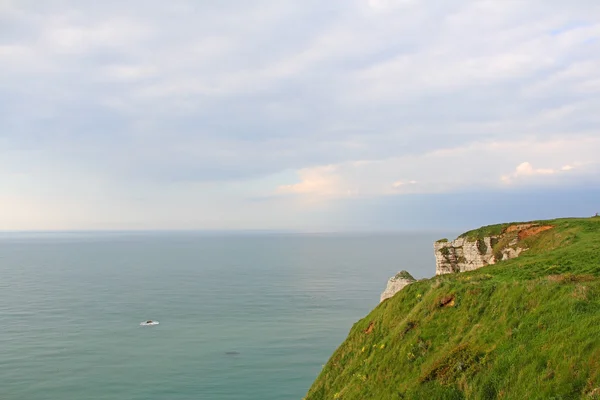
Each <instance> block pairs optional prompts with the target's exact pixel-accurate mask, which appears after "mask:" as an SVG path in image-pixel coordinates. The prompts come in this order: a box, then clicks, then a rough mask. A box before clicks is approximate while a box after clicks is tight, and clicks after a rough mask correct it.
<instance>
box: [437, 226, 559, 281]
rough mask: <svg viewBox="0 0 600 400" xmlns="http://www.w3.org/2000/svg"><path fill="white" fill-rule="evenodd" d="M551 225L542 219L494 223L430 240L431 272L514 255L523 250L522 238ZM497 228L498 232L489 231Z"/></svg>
mask: <svg viewBox="0 0 600 400" xmlns="http://www.w3.org/2000/svg"><path fill="white" fill-rule="evenodd" d="M552 228H553V227H552V226H551V225H547V224H542V223H525V224H509V225H494V226H488V227H483V228H480V229H478V230H475V231H470V232H466V233H464V234H463V235H461V236H460V237H458V238H457V239H456V240H453V241H452V242H449V241H448V240H447V239H442V240H438V241H437V242H435V244H434V250H435V274H436V275H442V274H449V273H453V272H466V271H473V270H475V269H478V268H481V267H485V266H486V265H492V264H496V263H497V262H498V261H502V260H509V259H511V258H516V257H518V256H519V255H520V254H521V253H522V252H523V251H526V250H527V244H526V243H525V242H524V239H526V238H529V237H532V236H535V235H537V234H539V233H541V232H544V231H547V230H549V229H552ZM498 229H500V232H499V233H498V234H489V232H494V231H497V230H498ZM486 234H487V235H486Z"/></svg>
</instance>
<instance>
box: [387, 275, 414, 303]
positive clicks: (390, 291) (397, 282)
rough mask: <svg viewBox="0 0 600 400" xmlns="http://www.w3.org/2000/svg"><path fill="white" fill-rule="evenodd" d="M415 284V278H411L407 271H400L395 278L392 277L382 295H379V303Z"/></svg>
mask: <svg viewBox="0 0 600 400" xmlns="http://www.w3.org/2000/svg"><path fill="white" fill-rule="evenodd" d="M413 282H415V278H413V277H412V275H411V274H409V273H408V271H400V272H398V273H397V274H396V275H395V276H392V277H391V278H390V279H389V280H388V283H387V286H386V288H385V290H384V291H383V293H381V297H380V299H379V301H380V302H382V301H384V300H386V299H389V298H390V297H392V296H393V295H395V294H396V293H398V292H399V291H401V290H402V289H404V288H405V287H406V286H407V285H410V284H411V283H413Z"/></svg>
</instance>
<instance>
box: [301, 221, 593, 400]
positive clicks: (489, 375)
mask: <svg viewBox="0 0 600 400" xmlns="http://www.w3.org/2000/svg"><path fill="white" fill-rule="evenodd" d="M486 238H489V241H488V240H486ZM458 239H463V240H462V241H461V240H459V241H454V243H452V242H447V243H448V244H447V245H446V246H444V247H446V248H448V249H449V252H451V251H452V250H451V249H450V247H453V248H454V256H455V258H456V260H455V261H454V260H452V258H451V257H449V258H450V260H448V261H447V265H449V266H450V267H451V270H452V271H454V270H461V269H464V268H466V267H467V266H468V267H469V268H475V269H474V270H472V271H469V272H465V273H461V274H447V273H446V274H441V275H436V276H435V277H433V278H431V279H422V280H419V281H416V282H413V283H410V284H409V285H407V286H405V287H404V288H403V289H402V290H400V291H399V292H398V293H396V294H395V295H394V296H393V297H391V298H388V299H387V300H385V301H383V302H381V303H380V304H379V305H378V306H377V307H376V308H375V309H374V310H373V311H371V313H369V314H368V315H367V316H366V317H365V318H363V319H362V320H360V321H358V322H357V323H356V324H354V326H353V327H352V329H351V330H350V333H349V335H348V338H347V339H346V340H345V341H344V342H343V343H342V344H341V345H340V346H339V348H338V349H337V350H336V351H335V352H334V353H333V355H332V356H331V358H330V359H329V361H328V362H327V364H326V365H325V366H324V367H323V369H322V371H321V372H320V374H319V376H318V377H317V379H316V380H315V382H314V383H313V385H312V387H311V388H310V390H309V392H308V394H307V396H306V400H322V399H344V400H359V399H360V400H368V399H376V400H382V399H419V400H420V399H503V400H510V399H515V400H516V399H519V400H521V399H550V398H555V399H586V400H590V399H596V400H600V218H588V219H559V220H552V221H540V222H533V223H527V224H516V223H513V224H502V225H494V226H489V227H483V228H480V229H478V230H475V231H471V232H467V233H465V234H463V235H461V236H460V237H459V238H458ZM515 239H516V240H517V241H516V242H515ZM478 240H481V241H482V242H483V244H485V245H486V246H488V249H485V251H483V246H482V245H480V246H481V249H479V247H478V246H477V244H475V246H476V247H477V251H476V253H477V254H474V252H473V243H477V241H478ZM495 240H497V242H495ZM461 245H462V246H461ZM460 247H462V254H461V252H460V251H459V248H460ZM441 248H442V246H440V247H439V249H440V251H442V250H441ZM465 248H466V249H467V250H466V251H465ZM490 248H491V250H490ZM517 248H520V249H522V250H521V254H520V256H519V257H517V258H510V257H505V256H504V254H505V253H507V252H509V250H508V249H512V250H514V251H515V252H516V251H517V250H516V249H517ZM437 249H438V247H437V246H436V251H437ZM525 249H526V250H525ZM490 253H491V255H492V256H493V259H492V257H491V256H490ZM465 254H466V255H465ZM501 254H502V256H500V255H501ZM460 257H465V258H466V260H462V259H461V260H459V258H460ZM488 257H489V258H488ZM511 257H512V256H511ZM444 260H445V259H444ZM492 261H493V262H492ZM485 263H487V265H484V264H485ZM481 265H484V266H482V267H481Z"/></svg>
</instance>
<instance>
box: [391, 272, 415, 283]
mask: <svg viewBox="0 0 600 400" xmlns="http://www.w3.org/2000/svg"><path fill="white" fill-rule="evenodd" d="M394 278H396V279H408V280H411V281H414V280H415V278H413V276H412V275H411V274H410V273H409V272H408V271H400V272H398V273H397V274H396V276H394Z"/></svg>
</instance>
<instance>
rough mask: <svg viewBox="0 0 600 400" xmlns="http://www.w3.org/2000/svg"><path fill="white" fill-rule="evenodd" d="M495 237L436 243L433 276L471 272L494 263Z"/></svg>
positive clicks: (459, 239)
mask: <svg viewBox="0 0 600 400" xmlns="http://www.w3.org/2000/svg"><path fill="white" fill-rule="evenodd" d="M495 239H496V238H495V237H484V238H483V239H479V240H475V241H469V240H467V239H466V238H458V239H456V240H454V241H452V242H436V243H435V244H434V249H435V274H436V275H442V274H450V273H452V272H464V271H472V270H474V269H477V268H481V267H484V266H486V265H489V264H494V263H495V262H496V260H495V257H494V253H493V247H494V243H493V242H494V241H495Z"/></svg>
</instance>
